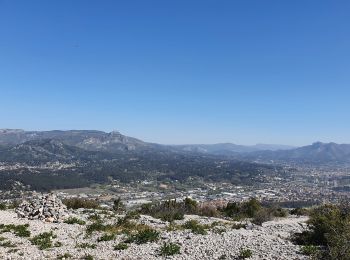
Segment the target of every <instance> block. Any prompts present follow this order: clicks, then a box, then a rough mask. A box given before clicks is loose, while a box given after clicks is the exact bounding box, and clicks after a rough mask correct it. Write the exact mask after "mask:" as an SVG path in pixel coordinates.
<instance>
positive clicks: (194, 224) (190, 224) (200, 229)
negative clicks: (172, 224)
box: [183, 220, 207, 235]
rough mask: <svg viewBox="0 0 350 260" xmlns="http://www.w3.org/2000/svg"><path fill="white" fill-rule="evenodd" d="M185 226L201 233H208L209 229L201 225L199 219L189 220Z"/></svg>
mask: <svg viewBox="0 0 350 260" xmlns="http://www.w3.org/2000/svg"><path fill="white" fill-rule="evenodd" d="M183 227H184V228H186V229H190V230H191V231H192V233H194V234H199V235H206V234H207V231H206V230H205V228H206V226H204V225H201V224H200V223H199V222H198V221H197V220H188V221H187V222H186V223H185V224H184V225H183Z"/></svg>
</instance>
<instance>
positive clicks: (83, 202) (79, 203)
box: [62, 198, 99, 209]
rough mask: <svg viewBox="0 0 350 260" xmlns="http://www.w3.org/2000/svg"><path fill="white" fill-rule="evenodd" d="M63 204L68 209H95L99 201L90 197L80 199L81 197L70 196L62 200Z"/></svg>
mask: <svg viewBox="0 0 350 260" xmlns="http://www.w3.org/2000/svg"><path fill="white" fill-rule="evenodd" d="M62 202H63V204H64V205H66V206H67V208H68V209H80V208H85V209H97V208H99V203H98V202H97V201H96V200H92V199H81V198H71V199H64V200H62Z"/></svg>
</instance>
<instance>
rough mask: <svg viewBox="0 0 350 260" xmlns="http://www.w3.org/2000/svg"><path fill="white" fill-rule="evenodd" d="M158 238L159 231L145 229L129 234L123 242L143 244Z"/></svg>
mask: <svg viewBox="0 0 350 260" xmlns="http://www.w3.org/2000/svg"><path fill="white" fill-rule="evenodd" d="M158 239H159V232H158V231H156V230H154V229H150V228H149V229H145V230H141V231H139V232H137V233H136V234H132V235H129V237H128V238H127V239H126V240H125V243H135V244H138V245H140V244H145V243H148V242H155V241H158Z"/></svg>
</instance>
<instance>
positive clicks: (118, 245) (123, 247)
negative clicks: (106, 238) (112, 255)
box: [114, 243, 129, 251]
mask: <svg viewBox="0 0 350 260" xmlns="http://www.w3.org/2000/svg"><path fill="white" fill-rule="evenodd" d="M128 248H129V246H128V244H125V243H119V244H117V245H115V246H114V250H118V251H120V250H125V249H128Z"/></svg>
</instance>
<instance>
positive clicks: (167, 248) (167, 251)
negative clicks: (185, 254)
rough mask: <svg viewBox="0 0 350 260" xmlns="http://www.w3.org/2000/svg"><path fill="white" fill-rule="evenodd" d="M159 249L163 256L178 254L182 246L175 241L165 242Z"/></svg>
mask: <svg viewBox="0 0 350 260" xmlns="http://www.w3.org/2000/svg"><path fill="white" fill-rule="evenodd" d="M159 251H160V252H159V254H160V255H162V256H171V255H176V254H180V246H179V245H178V244H175V243H164V244H163V246H162V247H161V248H160V250H159Z"/></svg>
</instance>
